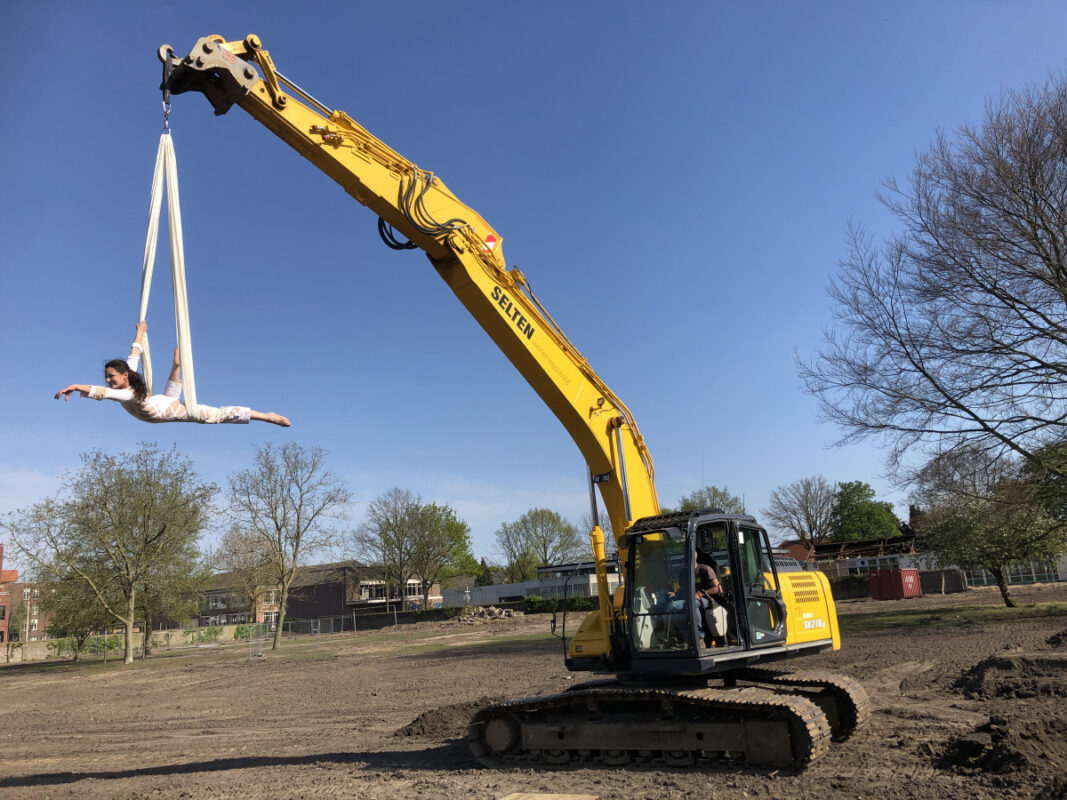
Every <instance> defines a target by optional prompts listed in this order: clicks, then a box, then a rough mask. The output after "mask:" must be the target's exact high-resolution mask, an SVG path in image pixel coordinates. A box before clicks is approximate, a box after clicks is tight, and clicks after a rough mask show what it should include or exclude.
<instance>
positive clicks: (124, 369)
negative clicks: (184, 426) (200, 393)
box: [56, 320, 291, 428]
mask: <svg viewBox="0 0 1067 800" xmlns="http://www.w3.org/2000/svg"><path fill="white" fill-rule="evenodd" d="M147 330H148V323H147V322H144V321H143V320H142V321H141V322H138V323H137V336H136V338H134V340H133V345H132V346H131V347H130V354H129V356H127V357H126V360H125V361H123V360H122V359H121V358H116V359H114V360H112V361H108V362H107V363H106V364H105V365H104V381H105V383H107V386H106V387H104V386H90V385H88V384H81V383H73V384H71V385H70V386H67V387H66V388H65V389H60V390H59V391H58V392H56V400H58V399H59V398H60V397H62V398H63V399H64V400H70V396H71V395H72V394H74V392H79V393H80V394H81V396H82V397H89V398H92V399H93V400H116V401H118V402H119V403H121V404H122V407H123V408H125V409H126V410H127V411H129V412H130V413H131V414H133V416H135V417H137V419H139V420H142V421H143V422H204V423H209V424H216V423H224V422H229V423H235V424H247V423H248V422H249V421H250V420H253V419H255V420H260V421H262V422H270V423H273V424H274V425H280V426H282V427H283V428H288V427H289V426H290V424H291V423H290V422H289V420H288V418H286V417H283V416H282V415H281V414H275V413H274V412H273V411H271V412H268V413H263V412H262V411H254V410H253V409H251V408H248V407H247V406H219V407H217V408H216V407H213V406H205V405H200V404H197V406H196V412H195V414H194V413H192V412H190V410H189V409H188V408H186V406H185V404H184V403H182V400H181V394H182V379H181V365H180V363H179V359H178V348H174V365H173V366H172V367H171V371H170V378H169V379H168V380H167V387H166V389H164V391H163V394H152V395H150V394H149V393H148V386H147V384H146V383H145V379H144V378H143V377H142V376H141V374H140V373H139V372H138V369H139V368H140V363H141V353H143V352H144V345H143V344H142V340H143V339H144V336H145V332H146V331H147Z"/></svg>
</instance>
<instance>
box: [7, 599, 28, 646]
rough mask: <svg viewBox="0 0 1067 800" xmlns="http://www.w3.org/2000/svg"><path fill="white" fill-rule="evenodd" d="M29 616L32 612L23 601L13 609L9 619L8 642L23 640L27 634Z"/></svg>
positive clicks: (17, 603)
mask: <svg viewBox="0 0 1067 800" xmlns="http://www.w3.org/2000/svg"><path fill="white" fill-rule="evenodd" d="M29 616H30V610H29V608H28V607H27V606H26V604H25V603H24V602H23V601H22V600H19V601H18V602H16V603H15V605H13V606H12V607H11V613H10V615H9V616H8V618H7V636H8V641H21V640H22V637H23V636H24V635H25V633H26V620H27V619H28V618H29Z"/></svg>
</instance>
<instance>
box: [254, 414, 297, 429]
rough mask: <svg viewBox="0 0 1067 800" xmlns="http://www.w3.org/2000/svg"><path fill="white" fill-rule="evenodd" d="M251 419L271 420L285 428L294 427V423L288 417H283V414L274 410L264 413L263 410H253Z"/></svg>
mask: <svg viewBox="0 0 1067 800" xmlns="http://www.w3.org/2000/svg"><path fill="white" fill-rule="evenodd" d="M248 416H249V419H258V420H261V421H262V422H270V423H273V424H274V425H280V426H281V427H283V428H290V427H292V423H291V422H290V421H289V418H288V417H283V416H282V415H281V414H275V413H274V412H273V411H268V412H266V413H263V412H262V411H251V412H250V413H249V415H248Z"/></svg>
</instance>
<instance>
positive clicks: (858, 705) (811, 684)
mask: <svg viewBox="0 0 1067 800" xmlns="http://www.w3.org/2000/svg"><path fill="white" fill-rule="evenodd" d="M732 677H733V678H735V679H737V680H742V681H745V682H747V683H754V684H757V685H760V686H763V687H766V688H769V689H771V690H772V691H774V692H776V693H782V692H787V693H791V694H795V695H797V696H800V697H806V698H808V699H809V700H811V701H812V702H813V703H815V704H816V705H817V706H819V708H821V709H822V710H823V713H824V714H825V715H826V718H827V721H828V722H829V724H830V730H831V731H832V735H833V740H834V741H835V742H843V741H844V740H845V739H847V738H848V737H849V736H851V735H852V733H853V732H854V731H855V730H856V729H857V728H859V727H860V726H861V725H863V723H865V722H866V721H867V720H868V718H869V717H870V716H871V700H870V698H869V697H868V696H867V690H866V689H864V688H863V686H862V685H861V684H860V682H859V681H857V680H854V679H853V678H849V677H847V676H845V675H838V674H836V673H833V672H816V671H813V670H797V671H791V670H776V669H764V668H762V667H750V668H747V669H743V670H739V671H738V672H735V673H732Z"/></svg>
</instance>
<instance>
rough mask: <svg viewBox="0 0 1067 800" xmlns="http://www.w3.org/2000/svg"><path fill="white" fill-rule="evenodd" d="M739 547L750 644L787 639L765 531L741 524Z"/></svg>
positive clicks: (780, 597) (780, 595)
mask: <svg viewBox="0 0 1067 800" xmlns="http://www.w3.org/2000/svg"><path fill="white" fill-rule="evenodd" d="M737 549H738V555H739V556H740V576H739V578H740V581H741V585H742V588H743V591H744V595H745V616H746V617H747V620H748V639H749V643H750V645H751V646H753V647H759V646H762V645H768V644H773V643H776V642H780V641H784V640H785V636H786V630H785V605H784V603H783V602H782V593H781V591H780V588H779V584H778V573H777V572H776V570H775V567H774V559H772V558H771V548H770V542H769V541H768V540H767V534H766V532H764V531H762V530H760V529H759V528H749V527H747V526H744V525H742V526H741V527H740V528H739V529H738V532H737Z"/></svg>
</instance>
